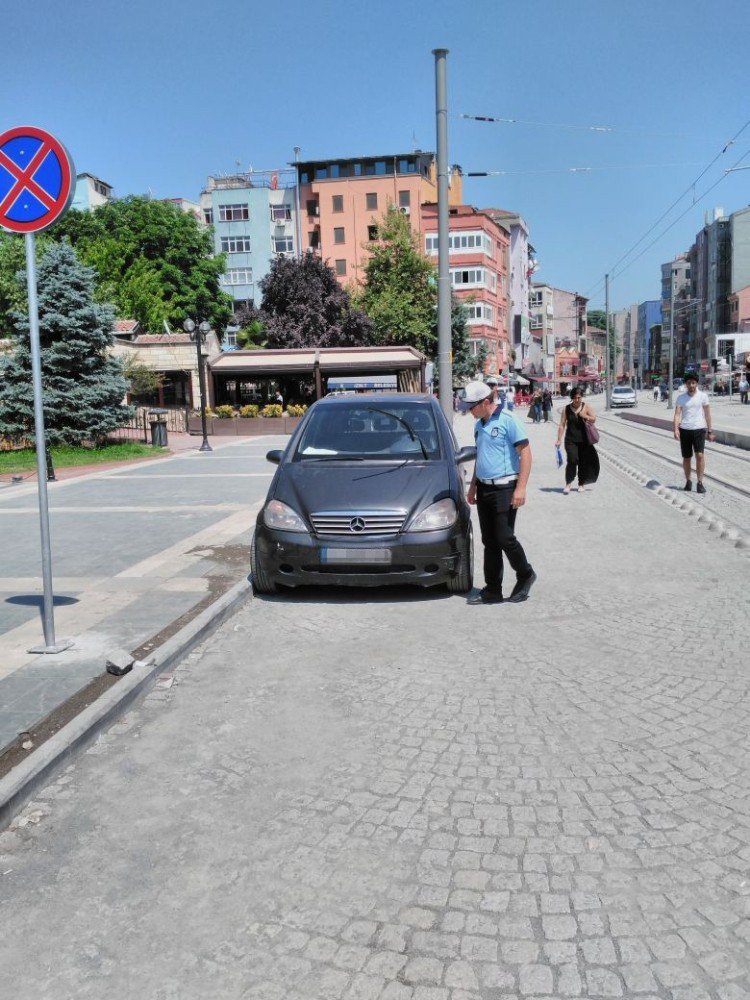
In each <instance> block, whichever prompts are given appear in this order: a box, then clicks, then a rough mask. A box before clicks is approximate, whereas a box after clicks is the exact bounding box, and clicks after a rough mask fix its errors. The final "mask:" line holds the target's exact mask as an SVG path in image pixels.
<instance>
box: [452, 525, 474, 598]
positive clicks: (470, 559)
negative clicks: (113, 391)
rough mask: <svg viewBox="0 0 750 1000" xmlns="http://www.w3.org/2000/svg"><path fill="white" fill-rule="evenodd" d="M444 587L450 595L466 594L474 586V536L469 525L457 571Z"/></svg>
mask: <svg viewBox="0 0 750 1000" xmlns="http://www.w3.org/2000/svg"><path fill="white" fill-rule="evenodd" d="M445 585H446V587H447V588H448V591H449V592H450V593H451V594H468V593H469V591H470V590H471V588H472V587H473V586H474V536H473V533H472V530H471V525H469V531H468V533H467V535H466V544H465V545H464V548H463V551H462V552H461V558H460V559H459V562H458V569H457V570H456V572H455V573H454V574H453V576H451V577H449V578H448V580H447V581H446V584H445Z"/></svg>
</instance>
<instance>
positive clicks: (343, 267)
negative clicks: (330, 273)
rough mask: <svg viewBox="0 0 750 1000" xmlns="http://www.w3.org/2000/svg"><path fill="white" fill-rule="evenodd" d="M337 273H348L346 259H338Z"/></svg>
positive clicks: (341, 274)
mask: <svg viewBox="0 0 750 1000" xmlns="http://www.w3.org/2000/svg"><path fill="white" fill-rule="evenodd" d="M336 274H337V275H338V276H339V277H343V276H344V275H345V274H346V261H345V260H337V261H336Z"/></svg>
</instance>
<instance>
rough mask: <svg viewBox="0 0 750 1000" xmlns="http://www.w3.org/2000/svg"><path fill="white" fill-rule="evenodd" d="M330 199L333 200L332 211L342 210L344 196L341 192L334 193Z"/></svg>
mask: <svg viewBox="0 0 750 1000" xmlns="http://www.w3.org/2000/svg"><path fill="white" fill-rule="evenodd" d="M331 201H332V202H333V211H334V212H343V211H344V196H343V194H335V195H333V197H332V199H331Z"/></svg>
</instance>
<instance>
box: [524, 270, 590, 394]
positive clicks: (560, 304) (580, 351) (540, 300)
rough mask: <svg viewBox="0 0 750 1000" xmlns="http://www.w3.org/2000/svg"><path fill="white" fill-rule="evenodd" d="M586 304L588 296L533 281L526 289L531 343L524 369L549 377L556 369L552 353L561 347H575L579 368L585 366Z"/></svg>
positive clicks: (586, 362) (586, 355)
mask: <svg viewBox="0 0 750 1000" xmlns="http://www.w3.org/2000/svg"><path fill="white" fill-rule="evenodd" d="M587 305H588V299H587V298H584V296H583V295H579V294H578V293H577V292H569V291H566V289H564V288H555V287H554V286H553V285H548V284H545V283H543V282H538V281H535V282H532V284H531V289H530V291H529V328H530V333H531V344H530V351H529V366H528V367H527V368H526V369H525V370H527V371H530V372H531V373H532V374H534V373H544V374H547V375H549V376H550V377H551V376H552V374H553V373H554V372H555V353H556V350H557V348H559V347H561V346H565V347H573V348H575V351H576V352H577V358H578V361H577V364H578V368H579V369H580V370H584V369H585V368H586V366H587V364H588V352H587V343H586V306H587Z"/></svg>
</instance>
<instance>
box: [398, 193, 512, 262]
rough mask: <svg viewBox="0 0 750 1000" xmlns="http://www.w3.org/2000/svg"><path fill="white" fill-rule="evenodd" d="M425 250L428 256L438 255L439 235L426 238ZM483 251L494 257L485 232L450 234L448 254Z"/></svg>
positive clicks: (432, 234)
mask: <svg viewBox="0 0 750 1000" xmlns="http://www.w3.org/2000/svg"><path fill="white" fill-rule="evenodd" d="M401 193H402V194H407V195H408V193H409V192H408V191H404V192H401ZM425 248H426V251H427V253H428V254H433V255H434V254H436V253H437V252H438V237H437V233H431V234H430V235H429V236H427V237H426V238H425ZM478 250H479V251H482V252H483V253H485V254H487V256H488V257H491V256H492V240H491V239H490V237H489V236H488V235H487V233H483V232H481V231H480V232H475V233H468V232H467V233H450V234H449V236H448V252H449V253H459V254H460V253H475V252H476V251H478Z"/></svg>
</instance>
